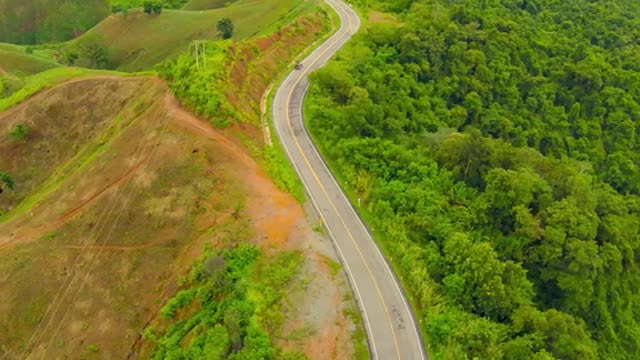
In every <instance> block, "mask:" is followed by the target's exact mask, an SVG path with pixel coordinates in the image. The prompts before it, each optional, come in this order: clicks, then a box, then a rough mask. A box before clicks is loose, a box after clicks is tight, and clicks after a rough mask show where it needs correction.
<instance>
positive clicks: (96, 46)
mask: <svg viewBox="0 0 640 360" xmlns="http://www.w3.org/2000/svg"><path fill="white" fill-rule="evenodd" d="M78 51H79V53H80V55H81V56H82V57H83V58H85V59H86V60H87V61H88V62H89V64H88V65H89V67H91V68H98V69H105V68H107V67H109V54H108V52H107V46H106V45H105V43H104V39H103V38H102V37H100V36H98V35H89V36H87V37H85V38H84V39H83V40H82V42H81V43H80V44H78Z"/></svg>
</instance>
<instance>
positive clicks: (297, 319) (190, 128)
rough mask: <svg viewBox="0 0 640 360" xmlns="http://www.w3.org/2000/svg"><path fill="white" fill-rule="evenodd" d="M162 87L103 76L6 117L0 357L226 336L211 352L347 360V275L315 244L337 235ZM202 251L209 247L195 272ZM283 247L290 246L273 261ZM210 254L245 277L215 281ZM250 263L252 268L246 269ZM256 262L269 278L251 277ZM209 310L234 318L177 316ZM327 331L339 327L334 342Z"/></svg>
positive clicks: (165, 346) (1, 157)
mask: <svg viewBox="0 0 640 360" xmlns="http://www.w3.org/2000/svg"><path fill="white" fill-rule="evenodd" d="M167 91H168V90H167V88H166V87H165V86H164V85H163V83H162V82H161V81H159V80H158V79H154V78H140V77H131V78H122V77H114V76H106V77H105V76H102V77H94V78H90V79H82V80H75V81H72V82H67V83H64V84H62V85H59V86H56V87H53V88H51V89H49V90H46V91H44V92H41V93H39V94H38V95H36V96H35V97H32V98H31V99H29V100H28V101H27V102H24V103H22V104H21V105H19V106H17V107H15V108H12V109H10V110H8V111H6V112H4V113H0V134H1V135H0V136H2V141H0V169H2V170H3V171H6V172H8V173H11V175H12V176H13V177H14V179H15V181H16V186H15V188H14V189H13V190H6V191H5V192H4V193H3V194H2V195H1V196H0V209H2V211H4V212H5V215H6V216H4V217H2V218H0V274H2V276H3V278H2V279H3V281H1V282H0V315H1V316H0V342H1V343H2V344H3V346H2V348H0V357H3V358H5V359H11V360H13V359H20V358H22V357H23V356H21V355H22V354H23V353H24V351H25V350H26V351H28V352H29V353H31V354H32V355H33V356H34V357H36V358H65V357H72V358H76V357H80V358H126V357H127V356H128V355H129V354H137V353H142V354H150V353H152V352H154V351H156V350H154V349H157V351H160V353H164V352H166V351H169V350H170V352H172V353H175V352H176V351H182V350H181V347H182V346H184V347H185V348H186V349H185V350H187V351H190V352H195V351H201V350H198V349H200V348H202V344H201V342H200V341H198V342H189V341H188V339H190V338H192V337H200V335H202V336H203V337H209V336H210V335H211V333H210V331H213V332H215V334H219V335H220V336H222V334H228V338H226V340H224V339H225V337H224V336H223V337H218V336H213V339H218V340H219V341H218V342H216V343H215V344H213V343H212V344H210V345H211V346H207V347H205V349H204V350H206V351H215V353H217V354H220V353H222V354H226V353H234V352H240V353H241V354H245V353H247V352H253V351H258V352H261V351H263V353H264V354H266V355H265V356H266V357H265V356H263V357H261V358H264V359H274V358H281V356H280V355H281V354H284V353H285V352H286V350H285V349H284V348H283V347H282V344H283V341H284V340H282V339H285V340H286V342H287V344H291V345H292V347H293V349H294V350H295V351H293V352H291V351H289V352H288V353H289V355H294V354H297V355H296V357H295V358H303V357H301V353H302V352H304V353H306V354H309V356H310V357H312V358H319V357H321V355H320V354H319V353H317V351H318V349H316V348H315V346H316V345H315V344H322V346H321V349H320V350H321V351H322V353H324V352H325V351H331V352H332V353H337V354H338V356H344V357H350V354H351V351H352V350H350V349H351V347H350V346H349V338H350V332H349V330H348V329H349V328H350V327H351V326H352V325H351V324H350V321H349V320H347V319H346V317H345V314H344V313H342V312H341V311H337V312H336V309H338V310H340V309H342V307H343V306H345V305H343V300H342V299H344V296H346V295H345V294H344V293H342V292H341V290H339V286H340V285H339V284H340V282H342V283H343V284H344V282H343V281H344V278H343V277H339V278H335V276H334V275H330V274H329V270H328V269H326V265H323V264H324V262H325V260H323V258H322V257H319V256H318V252H317V251H319V250H318V249H317V248H314V247H317V246H318V244H322V243H324V245H323V246H326V247H327V249H331V248H330V245H329V243H328V242H326V240H321V239H318V238H317V236H318V235H317V234H315V233H314V232H313V231H312V230H311V227H310V226H309V225H306V224H305V220H304V215H303V211H302V208H301V205H300V204H298V203H297V202H296V201H295V200H294V199H293V197H292V196H291V195H289V194H286V193H284V192H282V191H280V190H278V189H277V187H276V186H275V185H274V184H273V182H272V181H271V180H270V179H269V178H268V177H266V175H265V174H264V173H263V172H262V170H261V168H260V167H259V165H258V164H257V163H256V162H255V161H254V160H252V159H251V158H250V157H249V156H248V155H247V153H246V152H245V151H244V150H243V148H242V147H241V146H240V145H238V144H237V143H235V142H234V141H233V140H231V139H230V138H229V137H227V136H226V135H225V134H223V133H220V132H218V131H216V130H213V129H212V128H210V127H209V125H207V124H206V123H205V122H203V121H201V120H200V119H197V118H195V117H194V116H192V115H190V114H188V113H186V112H184V111H183V110H181V109H180V108H179V107H178V106H177V102H176V101H175V100H174V99H172V98H171V97H170V95H168V93H167ZM61 99H64V100H65V101H61ZM17 124H24V125H27V126H28V128H29V131H28V134H27V136H26V138H25V139H15V138H11V137H10V136H8V133H9V131H10V130H11V129H12V128H14V127H15V126H16V125H17ZM241 243H245V245H243V246H242V247H240V248H236V246H238V245H239V244H241ZM246 243H252V244H253V245H247V244H246ZM204 244H208V247H209V248H210V249H211V248H213V249H215V252H208V253H207V255H206V256H204V257H201V259H202V261H204V263H203V262H199V263H198V264H197V265H196V266H194V267H193V268H194V270H193V271H192V272H189V271H188V270H189V267H190V264H191V263H192V262H193V261H194V260H195V259H196V258H198V257H199V256H200V254H201V253H202V247H203V245H204ZM234 248H235V249H238V250H232V249H234ZM282 248H290V249H293V250H294V252H287V253H282V254H281V255H279V254H280V251H279V250H280V249H282ZM222 249H229V250H226V251H224V252H222V253H221V252H220V251H221V250H222ZM267 249H268V250H267ZM262 251H264V255H260V253H261V252H262ZM300 251H303V252H305V254H301V253H300ZM323 251H324V250H323ZM216 254H221V255H222V256H223V257H224V260H225V261H224V262H222V263H221V264H222V265H224V266H228V267H229V269H230V270H231V271H232V273H231V274H235V275H238V276H239V277H236V276H235V275H234V276H232V277H231V278H229V277H223V278H220V279H219V280H224V281H225V283H227V284H229V285H230V286H231V287H229V288H226V287H225V288H224V289H221V288H220V287H218V286H213V287H211V284H212V282H213V281H217V280H216V279H218V278H217V277H216V276H213V275H217V274H212V273H211V270H214V269H215V266H214V267H213V268H212V267H211V265H210V264H211V263H213V264H216V261H217V260H218V256H216ZM234 254H235V255H234ZM246 256H249V258H246ZM292 256H293V257H292ZM234 258H236V259H238V261H239V262H236V261H234V260H233V259H234ZM247 259H248V260H249V262H247V261H245V260H247ZM251 263H254V264H255V267H256V268H255V271H249V272H245V271H244V270H242V269H243V268H245V266H246V265H251ZM234 264H235V265H234ZM271 264H273V265H271ZM201 265H206V267H204V268H202V269H203V270H202V272H198V271H200V270H198V269H199V268H200V266H201ZM236 265H237V266H236ZM323 266H324V267H323ZM252 267H253V265H252ZM246 269H247V270H249V269H250V268H246ZM265 269H271V270H265ZM236 271H242V273H236ZM263 271H268V272H269V273H270V274H273V275H274V276H273V277H263V276H261V277H258V274H261V273H262V272H263ZM181 276H184V279H190V280H189V282H186V283H185V281H182V280H180V279H179V277H181ZM194 276H195V277H194ZM341 276H342V275H341ZM294 278H295V279H296V280H297V279H299V278H301V279H304V281H294V282H291V283H290V280H293V279H294ZM33 279H38V281H33ZM234 283H235V284H236V285H237V286H236V285H233V284H234ZM245 283H246V284H247V285H249V287H248V288H245V287H244V285H242V284H245ZM301 284H304V286H302V285H301ZM183 285H188V286H193V288H192V289H189V288H187V287H185V286H183ZM179 286H182V288H183V289H184V291H187V293H188V294H189V293H190V294H191V295H194V293H193V292H194V291H195V290H196V289H198V288H200V289H201V290H200V291H199V295H198V296H197V297H195V298H194V297H192V298H191V299H189V301H190V305H189V306H188V307H187V308H188V309H196V308H197V309H202V311H200V310H198V311H199V312H193V313H192V312H189V311H184V310H179V309H180V308H181V307H183V306H184V305H185V304H186V303H185V301H186V300H185V293H184V292H177V293H176V290H177V289H178V287H179ZM218 291H220V292H218ZM205 292H207V293H215V294H220V295H222V294H224V298H223V297H211V298H209V297H207V296H205ZM174 295H175V296H174ZM287 298H289V299H291V300H290V301H287V300H285V299H287ZM294 299H295V301H294ZM316 299H320V300H316ZM191 300H193V301H191ZM314 301H319V302H320V304H329V306H326V305H320V306H319V307H318V308H317V309H316V311H315V312H314V316H313V317H312V318H309V317H308V316H306V315H304V312H302V311H300V313H299V312H298V308H299V307H300V306H302V304H307V303H313V302H314ZM229 302H231V303H232V304H242V306H241V308H236V307H235V306H231V307H229ZM165 303H166V305H165V306H164V307H162V305H163V304H165ZM132 304H133V305H132ZM346 304H350V305H348V306H349V307H352V306H354V305H353V304H352V303H351V302H347V303H346ZM276 308H277V309H279V310H278V311H270V310H268V309H276ZM172 309H173V310H172ZM215 309H220V311H224V313H225V314H226V315H225V316H224V320H222V319H221V320H220V321H216V323H219V324H220V325H216V324H215V323H211V322H209V321H206V322H200V323H199V325H198V327H196V328H193V329H192V328H191V327H190V325H188V324H185V323H184V322H181V321H177V320H175V319H174V318H177V319H184V320H187V319H188V320H189V321H190V323H193V324H196V323H197V321H199V319H201V318H202V316H204V315H208V314H211V312H212V311H215ZM177 310H179V311H177ZM236 311H238V312H236ZM200 312H201V313H200ZM198 313H199V314H200V315H196V314H198ZM327 319H329V320H327ZM249 320H250V322H247V321H249ZM173 321H175V326H173V325H172V322H173ZM150 323H153V324H154V325H153V327H149V328H147V325H148V324H150ZM214 325H215V326H214ZM220 326H223V328H225V329H226V330H224V331H223V332H222V333H221V332H220V331H221V329H220ZM145 328H147V331H145V334H146V336H145V337H144V338H141V337H140V333H141V332H142V331H143V330H144V329H145ZM154 329H155V330H154ZM177 330H179V331H177ZM176 331H177V333H176ZM316 332H317V334H318V335H316ZM327 332H328V333H329V334H336V335H335V337H332V338H330V339H329V340H328V341H327V339H325V335H324V334H326V333H327ZM153 334H157V335H158V337H157V338H155V337H154V336H153ZM180 334H182V336H184V341H179V342H177V343H176V342H175V339H176V336H178V335H180ZM205 334H206V335H205ZM149 335H151V336H149ZM174 335H175V336H174ZM254 340H260V341H259V342H256V341H254ZM243 344H244V345H243ZM214 345H215V346H214ZM207 349H209V350H207ZM276 354H277V355H276ZM314 354H315V355H314ZM156 356H158V355H156ZM274 356H275V357H274Z"/></svg>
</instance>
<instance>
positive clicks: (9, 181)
mask: <svg viewBox="0 0 640 360" xmlns="http://www.w3.org/2000/svg"><path fill="white" fill-rule="evenodd" d="M15 185H16V183H15V182H14V181H13V178H12V177H11V175H9V174H7V173H5V172H2V171H0V194H2V192H3V191H4V189H5V188H8V189H13V187H14V186H15Z"/></svg>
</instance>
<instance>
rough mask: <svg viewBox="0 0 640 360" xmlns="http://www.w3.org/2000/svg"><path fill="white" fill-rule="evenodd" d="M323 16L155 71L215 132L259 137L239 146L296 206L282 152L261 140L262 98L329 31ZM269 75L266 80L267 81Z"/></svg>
mask: <svg viewBox="0 0 640 360" xmlns="http://www.w3.org/2000/svg"><path fill="white" fill-rule="evenodd" d="M327 16H328V15H327V14H326V13H325V12H324V11H322V12H320V13H319V14H310V15H306V16H304V17H302V18H301V19H300V20H298V21H297V22H295V23H293V24H290V25H288V26H285V27H282V28H281V29H280V30H277V31H276V32H274V33H272V34H270V35H268V36H262V37H259V38H257V39H251V40H246V41H243V42H231V41H216V42H209V43H207V44H206V46H205V49H206V52H204V53H202V54H201V55H200V58H199V59H198V61H196V59H195V58H194V55H193V49H192V50H190V51H187V52H185V53H184V54H182V55H181V56H179V57H177V58H175V59H171V60H168V61H165V62H164V63H162V64H160V65H158V66H157V70H158V73H159V74H160V76H161V77H162V78H164V79H165V80H167V82H168V84H169V87H170V89H171V90H172V92H173V93H174V94H175V95H176V97H177V98H178V99H180V101H181V103H182V104H183V105H185V106H186V107H187V108H189V109H191V110H193V111H194V112H195V113H196V114H198V115H201V116H203V117H206V118H207V119H208V120H209V121H211V123H212V124H213V125H214V126H216V127H218V128H227V127H230V126H245V127H246V126H252V127H254V128H256V129H260V130H259V132H258V134H259V135H258V136H254V137H253V138H249V139H246V140H247V141H243V143H244V144H245V145H247V147H248V148H249V149H250V150H251V151H252V153H253V154H254V155H255V156H256V157H258V158H259V159H261V160H262V162H263V164H264V165H265V169H266V171H267V172H268V173H269V174H270V175H271V176H272V178H273V179H274V181H275V182H276V184H277V185H278V187H280V188H281V189H284V190H286V191H288V192H290V193H292V194H293V195H294V196H295V197H296V198H297V199H299V200H301V199H302V198H303V196H304V192H303V189H302V185H301V184H300V181H299V179H298V178H297V175H296V174H295V172H294V170H293V169H292V167H291V165H290V164H289V162H288V160H287V158H286V156H285V155H284V154H283V152H282V151H281V150H280V149H278V148H277V147H274V146H266V147H264V146H263V145H265V144H264V143H263V142H264V140H263V138H262V132H261V131H262V123H261V115H262V114H261V109H260V104H261V101H262V96H263V94H264V92H265V91H266V90H267V88H268V87H269V85H271V82H272V81H274V80H276V77H277V76H278V74H281V73H283V72H284V71H285V70H286V69H287V66H288V65H290V64H291V62H292V61H293V59H294V58H295V56H296V55H297V54H298V53H300V52H301V51H303V50H304V49H305V48H306V47H307V46H308V45H309V44H310V43H312V42H313V41H314V40H315V39H317V38H319V37H320V36H321V35H322V34H324V33H326V32H327V31H328V30H329V22H328V21H327V20H326V19H327ZM266 74H268V75H266Z"/></svg>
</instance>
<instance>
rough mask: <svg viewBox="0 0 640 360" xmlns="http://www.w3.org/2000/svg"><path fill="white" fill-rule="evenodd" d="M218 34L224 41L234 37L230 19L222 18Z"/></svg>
mask: <svg viewBox="0 0 640 360" xmlns="http://www.w3.org/2000/svg"><path fill="white" fill-rule="evenodd" d="M217 28H218V32H219V33H220V36H222V38H223V39H230V38H231V36H233V23H232V22H231V19H229V18H222V19H220V20H218V26H217Z"/></svg>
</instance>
